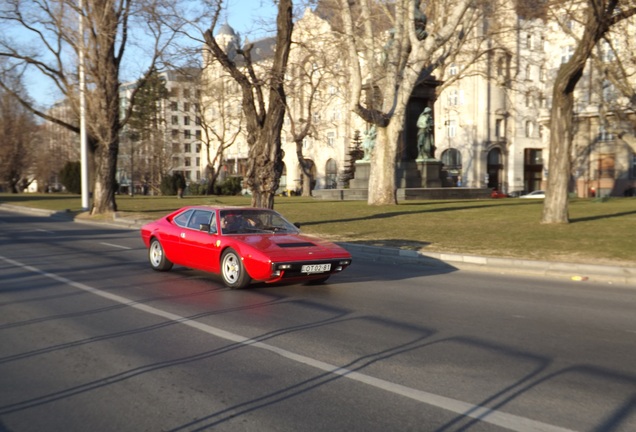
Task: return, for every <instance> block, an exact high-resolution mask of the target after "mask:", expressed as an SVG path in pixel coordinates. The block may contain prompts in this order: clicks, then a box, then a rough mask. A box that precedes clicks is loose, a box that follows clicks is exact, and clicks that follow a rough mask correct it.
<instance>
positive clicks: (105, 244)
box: [99, 242, 132, 250]
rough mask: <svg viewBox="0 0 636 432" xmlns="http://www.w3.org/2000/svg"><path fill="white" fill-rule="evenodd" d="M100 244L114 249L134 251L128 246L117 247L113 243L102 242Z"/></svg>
mask: <svg viewBox="0 0 636 432" xmlns="http://www.w3.org/2000/svg"><path fill="white" fill-rule="evenodd" d="M99 244H103V245H104V246H111V247H114V248H120V249H126V250H130V249H132V248H131V247H128V246H122V245H116V244H113V243H105V242H100V243H99Z"/></svg>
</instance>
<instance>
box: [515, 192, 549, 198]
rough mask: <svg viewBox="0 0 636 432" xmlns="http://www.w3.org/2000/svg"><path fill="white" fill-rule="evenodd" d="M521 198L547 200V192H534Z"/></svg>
mask: <svg viewBox="0 0 636 432" xmlns="http://www.w3.org/2000/svg"><path fill="white" fill-rule="evenodd" d="M519 198H526V199H530V198H545V191H542V190H536V191H532V192H530V193H529V194H525V195H521V196H520V197H519Z"/></svg>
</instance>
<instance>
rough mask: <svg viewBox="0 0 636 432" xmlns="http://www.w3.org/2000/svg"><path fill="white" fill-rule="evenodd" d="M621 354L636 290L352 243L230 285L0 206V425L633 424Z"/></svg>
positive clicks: (634, 404) (626, 350)
mask: <svg viewBox="0 0 636 432" xmlns="http://www.w3.org/2000/svg"><path fill="white" fill-rule="evenodd" d="M354 259H355V256H354ZM635 359H636V290H634V289H628V288H620V287H617V286H611V285H610V286H608V285H607V284H594V283H585V284H581V283H575V282H571V281H557V280H551V279H546V278H516V277H512V276H504V275H491V274H487V273H471V272H467V271H452V269H449V268H448V267H444V268H442V267H435V266H431V267H427V266H408V265H406V266H404V265H402V266H400V265H394V264H388V265H382V263H378V262H371V261H364V260H360V259H358V260H355V261H354V264H353V265H352V266H351V267H350V268H349V269H347V270H346V271H345V272H343V273H342V274H339V275H336V276H334V277H332V279H330V281H329V283H328V284H326V285H324V286H303V285H287V286H266V285H256V286H253V287H251V288H250V289H247V290H241V291H232V290H228V289H226V288H225V287H224V286H223V285H222V284H221V282H220V279H219V278H218V277H216V276H213V275H208V274H204V273H201V272H197V271H193V270H189V269H185V268H182V267H175V268H174V269H173V271H171V272H169V273H156V272H153V271H152V270H150V268H149V266H148V264H147V263H146V252H145V249H144V247H143V244H142V243H141V240H140V239H139V236H138V232H137V231H134V230H126V229H115V228H109V227H102V226H93V225H83V224H78V223H73V222H68V221H60V220H56V219H55V218H43V217H34V216H25V215H19V214H15V213H5V212H2V211H0V432H8V431H11V432H22V431H87V430H90V431H115V430H116V431H163V430H165V431H195V430H215V431H345V430H346V431H460V430H462V431H464V430H469V431H499V430H516V431H524V432H525V431H566V430H576V431H635V430H636V361H635Z"/></svg>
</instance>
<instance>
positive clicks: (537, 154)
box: [524, 148, 543, 165]
mask: <svg viewBox="0 0 636 432" xmlns="http://www.w3.org/2000/svg"><path fill="white" fill-rule="evenodd" d="M525 153H526V154H525V157H524V164H526V165H543V150H541V149H531V148H530V149H526V151H525Z"/></svg>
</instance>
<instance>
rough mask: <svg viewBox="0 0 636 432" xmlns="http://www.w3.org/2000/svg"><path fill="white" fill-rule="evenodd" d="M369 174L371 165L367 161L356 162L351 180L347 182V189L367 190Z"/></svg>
mask: <svg viewBox="0 0 636 432" xmlns="http://www.w3.org/2000/svg"><path fill="white" fill-rule="evenodd" d="M370 172H371V163H370V162H369V161H361V160H358V161H356V172H355V174H354V176H353V178H352V179H351V180H349V187H350V188H351V189H368V188H369V173H370Z"/></svg>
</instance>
